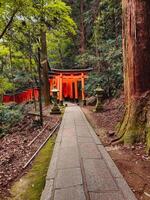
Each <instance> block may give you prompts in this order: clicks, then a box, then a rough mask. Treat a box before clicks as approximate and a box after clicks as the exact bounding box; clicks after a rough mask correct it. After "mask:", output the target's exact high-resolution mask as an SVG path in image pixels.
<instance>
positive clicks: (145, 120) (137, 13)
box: [118, 0, 150, 150]
mask: <svg viewBox="0 0 150 200" xmlns="http://www.w3.org/2000/svg"><path fill="white" fill-rule="evenodd" d="M122 7H123V57H124V91H125V102H126V113H125V116H124V119H123V122H122V123H121V124H120V127H119V129H118V132H119V135H120V138H121V139H122V140H123V141H124V143H129V144H130V143H133V142H135V141H139V140H141V139H145V135H146V138H147V146H148V150H149V149H150V66H149V65H150V20H149V19H150V1H149V0H145V1H143V0H130V1H129V0H122Z"/></svg>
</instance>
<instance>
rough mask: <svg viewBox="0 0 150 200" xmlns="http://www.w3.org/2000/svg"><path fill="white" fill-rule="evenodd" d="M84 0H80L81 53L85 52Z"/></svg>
mask: <svg viewBox="0 0 150 200" xmlns="http://www.w3.org/2000/svg"><path fill="white" fill-rule="evenodd" d="M83 14H84V0H80V53H81V54H82V53H84V52H85V28H84V17H83Z"/></svg>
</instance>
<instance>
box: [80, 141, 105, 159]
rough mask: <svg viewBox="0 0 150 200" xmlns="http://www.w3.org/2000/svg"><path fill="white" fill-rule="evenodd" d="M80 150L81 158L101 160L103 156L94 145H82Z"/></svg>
mask: <svg viewBox="0 0 150 200" xmlns="http://www.w3.org/2000/svg"><path fill="white" fill-rule="evenodd" d="M79 148H80V154H81V158H99V159H100V158H101V154H100V152H99V151H98V149H97V147H96V145H95V144H94V143H80V144H79Z"/></svg>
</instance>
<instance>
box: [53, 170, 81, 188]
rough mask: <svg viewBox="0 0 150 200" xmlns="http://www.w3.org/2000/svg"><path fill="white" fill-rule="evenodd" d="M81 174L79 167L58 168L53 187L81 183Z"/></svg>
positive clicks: (64, 186)
mask: <svg viewBox="0 0 150 200" xmlns="http://www.w3.org/2000/svg"><path fill="white" fill-rule="evenodd" d="M82 183H83V182H82V175H81V169H80V168H71V169H63V170H58V172H57V176H56V179H55V189H58V188H61V189H62V188H67V187H72V186H76V185H81V184H82Z"/></svg>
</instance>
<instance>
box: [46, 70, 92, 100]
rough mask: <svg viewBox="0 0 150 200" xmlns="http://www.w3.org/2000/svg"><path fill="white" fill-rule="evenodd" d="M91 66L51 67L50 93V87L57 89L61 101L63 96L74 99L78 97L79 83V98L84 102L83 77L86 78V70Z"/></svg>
mask: <svg viewBox="0 0 150 200" xmlns="http://www.w3.org/2000/svg"><path fill="white" fill-rule="evenodd" d="M90 71H92V68H87V69H51V71H49V83H50V95H51V96H52V92H51V91H52V89H53V88H57V89H58V90H59V94H58V100H59V101H60V103H62V102H63V99H64V98H69V99H75V100H76V101H78V99H79V98H80V94H79V92H80V91H79V84H80V85H81V98H82V101H83V103H85V91H84V90H85V79H87V78H88V75H87V74H88V72H90Z"/></svg>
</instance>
